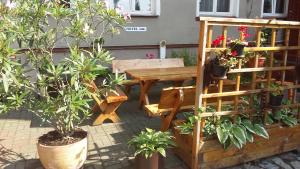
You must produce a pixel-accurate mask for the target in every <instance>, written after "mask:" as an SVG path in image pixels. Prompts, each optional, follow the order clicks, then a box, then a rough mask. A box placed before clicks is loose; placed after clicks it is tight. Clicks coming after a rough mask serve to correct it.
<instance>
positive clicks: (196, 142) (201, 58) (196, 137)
mask: <svg viewBox="0 0 300 169" xmlns="http://www.w3.org/2000/svg"><path fill="white" fill-rule="evenodd" d="M207 24H208V21H200V33H199V48H198V64H197V85H196V86H197V87H196V103H195V105H196V109H195V114H198V110H197V109H198V108H200V107H201V105H202V90H203V79H204V65H205V60H206V53H205V45H206V35H207ZM200 132H201V127H200V121H197V123H196V125H195V126H194V133H193V146H192V169H198V164H199V147H200Z"/></svg>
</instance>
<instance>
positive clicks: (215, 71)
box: [211, 62, 228, 78]
mask: <svg viewBox="0 0 300 169" xmlns="http://www.w3.org/2000/svg"><path fill="white" fill-rule="evenodd" d="M211 71H212V72H211V74H212V75H213V76H214V77H217V78H224V77H226V74H227V71H228V69H227V68H226V67H225V66H222V65H218V64H217V63H215V62H212V66H211Z"/></svg>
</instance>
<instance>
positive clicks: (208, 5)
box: [200, 0, 214, 12]
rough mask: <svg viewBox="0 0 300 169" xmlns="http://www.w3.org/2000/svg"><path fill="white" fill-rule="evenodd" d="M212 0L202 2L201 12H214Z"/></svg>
mask: <svg viewBox="0 0 300 169" xmlns="http://www.w3.org/2000/svg"><path fill="white" fill-rule="evenodd" d="M213 3H214V2H213V1H212V0H200V12H213Z"/></svg>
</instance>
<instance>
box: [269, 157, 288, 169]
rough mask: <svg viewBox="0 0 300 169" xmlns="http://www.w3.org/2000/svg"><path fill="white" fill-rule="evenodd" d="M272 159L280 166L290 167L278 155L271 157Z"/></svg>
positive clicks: (286, 168)
mask: <svg viewBox="0 0 300 169" xmlns="http://www.w3.org/2000/svg"><path fill="white" fill-rule="evenodd" d="M272 161H274V163H275V164H277V165H279V166H280V167H282V168H283V169H292V167H291V166H290V165H288V164H287V163H285V162H284V161H283V160H282V159H281V158H279V157H274V158H273V159H272Z"/></svg>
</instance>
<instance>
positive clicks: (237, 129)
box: [232, 126, 246, 144]
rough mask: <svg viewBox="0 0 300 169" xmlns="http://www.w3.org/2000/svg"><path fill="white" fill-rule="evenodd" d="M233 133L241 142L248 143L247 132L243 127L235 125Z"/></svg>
mask: <svg viewBox="0 0 300 169" xmlns="http://www.w3.org/2000/svg"><path fill="white" fill-rule="evenodd" d="M232 134H233V135H234V137H235V138H236V139H237V140H238V141H239V142H240V143H241V144H246V134H245V132H244V130H243V129H242V128H241V127H238V126H233V127H232Z"/></svg>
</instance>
